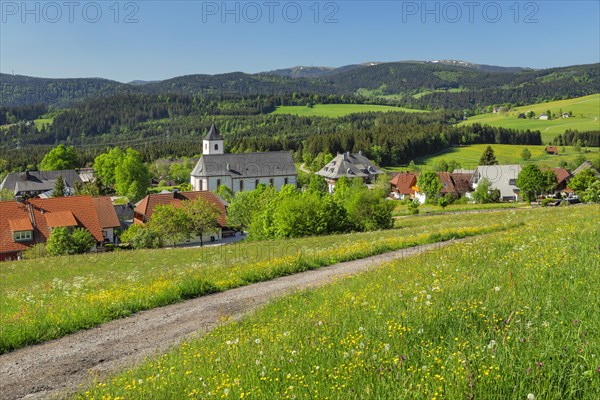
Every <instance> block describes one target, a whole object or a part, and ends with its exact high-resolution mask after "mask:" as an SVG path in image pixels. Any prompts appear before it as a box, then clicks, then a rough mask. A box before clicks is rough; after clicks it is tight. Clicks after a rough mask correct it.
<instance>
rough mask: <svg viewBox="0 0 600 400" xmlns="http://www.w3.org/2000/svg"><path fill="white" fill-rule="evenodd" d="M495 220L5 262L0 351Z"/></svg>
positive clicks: (467, 231) (476, 229)
mask: <svg viewBox="0 0 600 400" xmlns="http://www.w3.org/2000/svg"><path fill="white" fill-rule="evenodd" d="M499 222H500V225H489V224H488V221H487V219H486V217H485V216H484V215H480V216H476V217H475V216H460V217H456V216H442V217H440V218H438V219H430V220H429V221H428V224H422V223H421V222H420V220H419V221H417V220H416V219H413V220H407V221H402V222H401V223H400V224H401V226H402V227H403V228H404V229H396V230H388V231H381V232H368V233H356V234H346V235H331V236H321V237H313V238H305V239H295V240H278V241H268V242H254V243H252V242H248V243H240V244H235V245H229V246H218V247H209V248H204V249H190V248H181V249H164V250H144V251H123V252H114V253H104V254H88V255H82V256H74V257H54V258H46V259H41V260H31V261H24V262H23V261H22V262H12V263H10V262H9V263H6V262H5V263H2V264H0V293H1V295H0V310H2V313H0V326H1V327H2V329H1V330H0V353H1V352H5V351H9V350H12V349H15V348H19V347H23V346H25V345H28V344H31V343H36V342H40V341H44V340H49V339H53V338H57V337H61V336H64V335H65V334H67V333H70V332H75V331H77V330H80V329H83V328H89V327H91V326H95V325H98V324H100V323H103V322H106V321H109V320H112V319H116V318H120V317H123V316H126V315H130V314H131V313H133V312H135V311H139V310H143V309H150V308H154V307H159V306H162V305H165V304H170V303H175V302H178V301H181V300H184V299H187V298H191V297H196V296H201V295H205V294H209V293H214V292H217V291H223V290H227V289H231V288H234V287H238V286H242V285H247V284H250V283H253V282H258V281H264V280H268V279H272V278H275V277H277V276H282V275H288V274H291V273H295V272H300V271H305V270H308V269H312V268H318V267H321V266H323V265H330V264H334V263H336V262H340V261H347V260H352V259H357V258H363V257H367V256H369V255H373V254H379V253H383V252H386V251H391V250H396V249H400V248H405V247H410V246H415V245H418V244H424V243H429V242H435V241H439V240H443V239H444V238H449V237H460V236H463V235H475V234H481V233H483V232H484V231H485V230H487V229H492V230H494V229H505V228H507V227H509V225H505V222H506V221H500V220H499ZM508 223H510V222H508ZM440 232H441V233H442V235H441V236H440ZM444 232H445V233H444ZM444 235H445V236H444ZM99 266H101V267H99Z"/></svg>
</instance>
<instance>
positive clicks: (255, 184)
mask: <svg viewBox="0 0 600 400" xmlns="http://www.w3.org/2000/svg"><path fill="white" fill-rule="evenodd" d="M259 184H260V181H259V180H258V179H257V180H255V181H254V189H257V188H258V185H259Z"/></svg>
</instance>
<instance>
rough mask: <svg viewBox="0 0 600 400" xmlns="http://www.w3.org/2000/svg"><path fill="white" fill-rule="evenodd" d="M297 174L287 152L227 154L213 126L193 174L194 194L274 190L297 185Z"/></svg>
mask: <svg viewBox="0 0 600 400" xmlns="http://www.w3.org/2000/svg"><path fill="white" fill-rule="evenodd" d="M297 178H298V173H297V171H296V165H295V164H294V159H293V158H292V153H290V152H288V151H271V152H262V153H236V154H230V153H225V152H224V148H223V138H222V137H221V135H220V134H219V131H218V129H217V128H216V127H215V126H214V125H213V126H211V127H210V130H209V131H208V133H207V134H206V136H205V137H204V140H203V143H202V157H201V158H200V160H199V161H198V163H197V164H196V167H195V168H194V170H193V171H192V173H191V176H190V183H191V185H192V190H193V191H200V190H217V189H218V187H219V186H220V185H225V186H227V187H229V188H230V189H231V191H232V192H233V193H237V192H239V191H242V190H254V189H256V187H257V186H258V185H260V184H264V185H267V186H274V187H275V188H276V189H277V190H279V189H281V187H282V186H284V185H288V184H289V185H296V183H297Z"/></svg>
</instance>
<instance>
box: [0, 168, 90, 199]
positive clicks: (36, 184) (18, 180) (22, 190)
mask: <svg viewBox="0 0 600 400" xmlns="http://www.w3.org/2000/svg"><path fill="white" fill-rule="evenodd" d="M59 176H62V177H63V179H64V181H65V187H66V188H70V189H73V188H74V187H75V184H77V183H82V180H81V177H80V176H79V173H78V172H77V171H75V170H73V169H68V170H62V171H25V172H11V173H9V174H8V175H6V177H5V178H4V180H3V181H2V183H1V184H0V190H2V189H6V190H9V191H11V192H13V193H14V195H15V196H26V197H35V196H37V195H40V194H42V193H44V192H47V191H49V190H53V189H54V184H55V183H56V179H57V178H58V177H59ZM69 192H70V190H69Z"/></svg>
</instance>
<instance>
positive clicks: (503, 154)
mask: <svg viewBox="0 0 600 400" xmlns="http://www.w3.org/2000/svg"><path fill="white" fill-rule="evenodd" d="M487 146H488V145H487V144H472V145H468V146H458V147H450V148H448V149H446V150H444V151H442V152H440V153H437V154H435V155H431V156H426V157H421V158H418V159H416V160H415V164H417V166H418V167H420V168H422V169H431V168H433V165H434V164H436V163H439V162H440V161H442V160H445V161H446V162H449V161H450V160H455V161H457V162H458V163H460V165H461V166H462V168H465V169H475V168H476V167H477V166H478V165H479V159H480V158H481V155H482V154H483V152H484V150H485V149H486V147H487ZM490 146H492V149H494V153H495V154H496V159H497V160H498V162H499V163H500V164H521V165H526V164H537V165H538V166H540V167H548V168H553V167H558V166H559V163H560V162H561V161H565V162H566V163H571V162H574V161H575V159H576V158H577V156H578V155H579V153H577V152H576V151H575V149H574V148H573V147H572V146H560V147H559V148H558V152H559V154H558V155H551V154H546V152H545V151H544V149H545V148H546V146H529V145H516V144H515V145H512V144H492V145H490ZM525 147H527V149H529V151H530V152H531V158H530V159H529V160H523V158H522V157H521V152H522V151H523V149H524V148H525ZM585 150H586V151H588V152H586V153H584V156H585V157H586V158H587V159H588V160H597V159H598V157H600V148H598V147H588V148H586V149H585ZM386 169H387V170H389V171H400V170H406V168H402V167H386Z"/></svg>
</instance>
